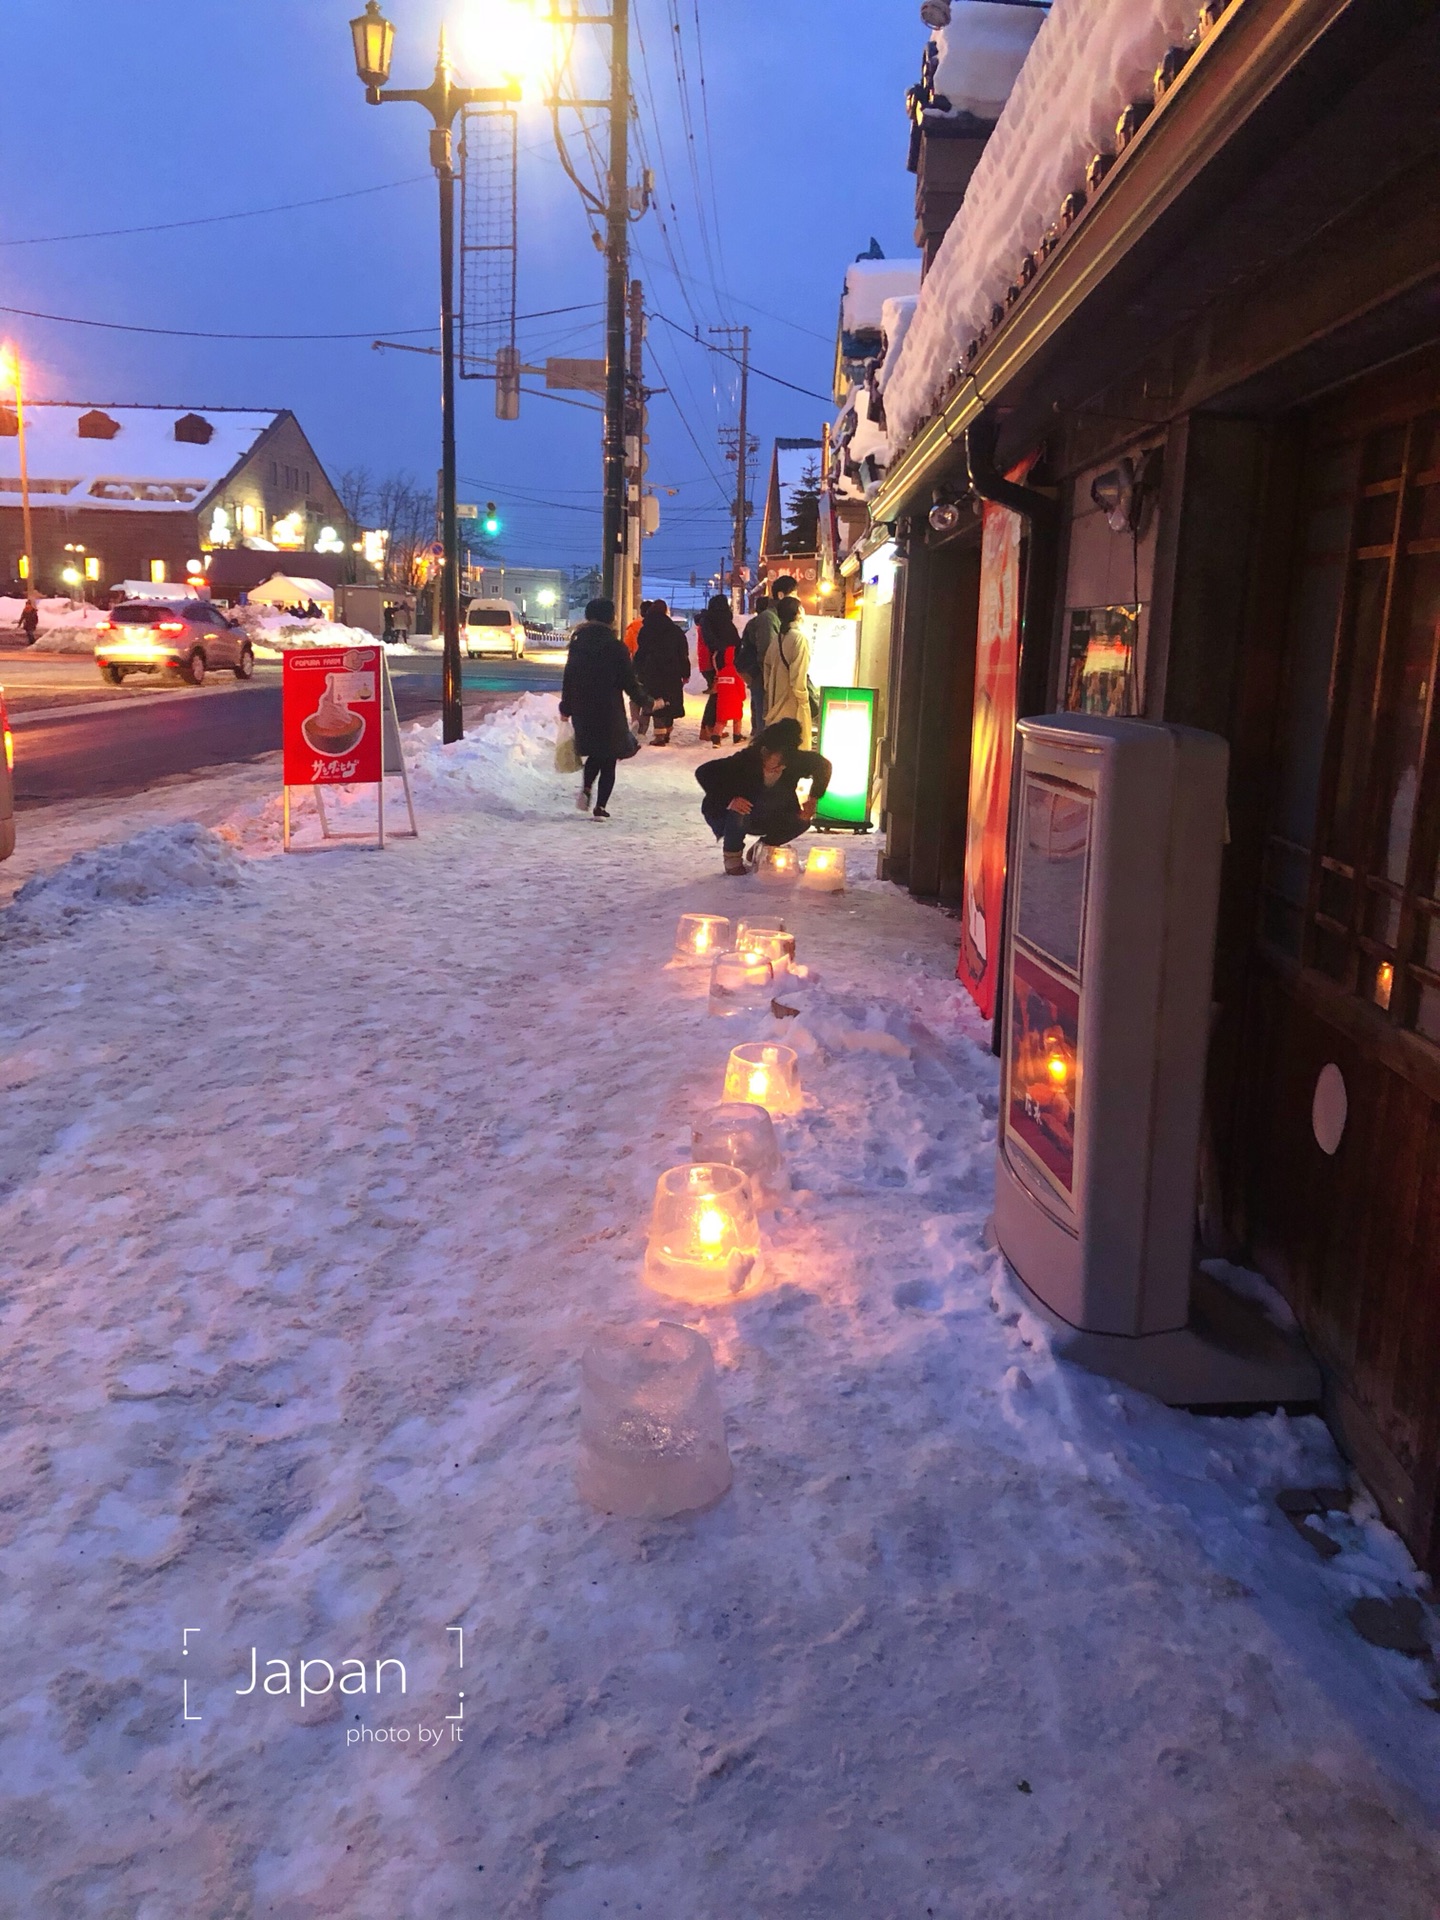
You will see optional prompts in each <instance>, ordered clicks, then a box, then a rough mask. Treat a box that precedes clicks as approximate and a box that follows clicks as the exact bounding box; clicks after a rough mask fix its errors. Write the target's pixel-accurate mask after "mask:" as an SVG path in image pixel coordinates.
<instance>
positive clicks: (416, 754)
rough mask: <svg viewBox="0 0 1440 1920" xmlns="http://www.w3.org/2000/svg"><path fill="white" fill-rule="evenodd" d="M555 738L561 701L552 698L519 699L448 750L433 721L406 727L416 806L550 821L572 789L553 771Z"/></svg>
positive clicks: (568, 779) (531, 696)
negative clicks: (475, 811)
mask: <svg viewBox="0 0 1440 1920" xmlns="http://www.w3.org/2000/svg"><path fill="white" fill-rule="evenodd" d="M559 732H560V700H559V696H558V695H557V694H553V693H527V694H524V695H522V697H521V698H520V699H519V700H517V701H515V703H514V704H513V705H512V706H508V707H501V708H499V709H498V710H497V711H496V712H494V713H489V714H486V716H485V718H484V719H483V720H482V721H481V723H480V725H479V727H477V728H476V729H475V731H474V732H473V733H470V732H467V734H466V735H465V738H464V739H463V740H456V741H454V742H453V743H452V744H451V745H450V746H446V745H444V743H443V742H442V740H441V737H440V722H439V721H438V720H437V721H435V722H434V723H433V724H431V725H429V726H424V727H415V728H412V729H411V730H410V731H409V732H408V733H407V735H406V746H407V755H406V757H407V761H408V763H409V767H410V784H411V786H412V788H413V789H414V793H415V801H416V805H417V807H418V806H419V805H420V804H421V801H422V797H423V799H424V800H425V801H426V802H428V803H430V804H432V805H434V804H436V803H438V804H439V805H441V806H444V807H462V808H464V809H465V810H466V811H469V812H473V811H474V810H475V809H476V808H478V809H479V810H480V811H481V812H483V813H494V814H502V815H504V816H506V817H507V818H509V819H513V820H523V819H530V818H545V819H550V818H553V817H554V816H555V815H556V814H557V813H561V812H563V811H564V810H565V809H566V808H567V807H570V806H571V805H572V803H573V800H574V793H575V787H576V785H577V782H576V781H575V779H574V778H573V777H572V776H570V775H567V774H558V773H556V771H555V742H556V740H557V738H558V736H559Z"/></svg>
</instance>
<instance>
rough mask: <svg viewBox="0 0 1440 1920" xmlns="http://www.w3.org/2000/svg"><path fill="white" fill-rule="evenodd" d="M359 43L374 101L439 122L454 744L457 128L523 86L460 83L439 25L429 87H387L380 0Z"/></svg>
mask: <svg viewBox="0 0 1440 1920" xmlns="http://www.w3.org/2000/svg"><path fill="white" fill-rule="evenodd" d="M350 34H351V38H352V39H353V41H354V43H355V71H356V73H358V74H359V76H360V80H361V83H362V84H363V86H364V88H365V98H366V99H367V100H368V101H369V102H370V104H371V106H372V107H378V106H380V105H382V104H383V103H384V102H386V101H390V100H413V101H414V102H415V103H416V105H417V106H422V107H424V108H426V109H427V110H428V112H429V114H430V117H431V119H432V120H433V121H434V123H435V124H434V126H433V127H432V128H431V132H430V164H431V166H432V167H434V169H435V177H436V179H437V180H438V181H439V183H440V364H441V379H440V426H441V456H440V503H441V504H440V518H441V535H440V537H441V544H442V545H443V547H444V550H445V551H444V560H443V563H442V571H441V576H440V607H441V615H440V617H441V625H442V628H443V630H444V635H445V653H444V668H443V674H442V682H441V696H440V699H441V705H440V735H441V738H442V740H444V741H445V742H446V743H447V744H448V743H449V742H451V741H453V740H459V739H462V738H463V737H464V733H465V711H464V705H463V702H462V697H461V680H460V532H459V521H458V518H457V516H456V512H455V165H454V153H453V128H454V124H455V116H456V114H457V113H459V112H460V110H461V108H462V107H470V106H493V105H499V104H500V103H501V102H503V101H512V100H519V99H520V98H521V90H520V87H519V85H518V84H516V83H514V82H511V83H508V84H507V85H505V86H500V87H457V86H456V85H455V83H454V79H453V69H452V68H451V65H450V55H449V53H448V51H447V49H446V45H445V29H444V28H443V27H442V28H441V29H440V51H439V54H438V56H437V58H436V61H435V78H434V80H433V81H432V82H431V84H430V85H429V86H428V87H425V88H423V89H416V88H400V87H392V88H388V89H387V88H386V86H385V82H386V81H387V80H388V79H389V77H390V57H391V54H392V53H393V52H394V48H395V29H394V27H393V26H392V25H391V24H390V22H389V21H388V20H387V19H386V18H385V16H384V14H382V13H381V11H380V5H379V0H366V5H365V11H364V13H362V14H359V15H357V16H356V18H355V19H353V20H352V21H351V22H350Z"/></svg>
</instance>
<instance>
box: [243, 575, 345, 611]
mask: <svg viewBox="0 0 1440 1920" xmlns="http://www.w3.org/2000/svg"><path fill="white" fill-rule="evenodd" d="M249 597H250V599H252V600H258V601H260V602H261V603H262V604H273V605H275V606H282V605H285V604H287V603H288V602H291V601H295V600H323V601H325V602H326V603H327V604H329V603H330V602H332V601H333V600H334V598H335V589H334V587H332V586H328V585H327V584H326V582H325V581H323V580H311V579H307V578H306V577H305V576H304V575H302V574H298V573H272V574H271V576H270V578H269V579H268V580H265V581H262V583H261V584H260V585H259V586H258V587H251V589H250V593H249Z"/></svg>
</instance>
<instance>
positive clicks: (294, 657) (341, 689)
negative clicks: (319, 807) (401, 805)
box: [281, 644, 383, 787]
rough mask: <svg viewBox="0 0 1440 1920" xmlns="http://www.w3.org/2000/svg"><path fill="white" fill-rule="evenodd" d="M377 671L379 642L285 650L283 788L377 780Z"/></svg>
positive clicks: (379, 731)
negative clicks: (371, 645)
mask: <svg viewBox="0 0 1440 1920" xmlns="http://www.w3.org/2000/svg"><path fill="white" fill-rule="evenodd" d="M382 671H383V664H382V654H381V649H380V647H379V645H378V644H377V645H375V646H373V647H291V648H289V649H287V651H286V654H285V663H284V668H283V673H282V680H281V690H282V715H283V717H282V740H283V744H284V750H285V751H284V761H285V769H284V781H285V785H286V786H287V787H320V786H326V787H329V786H374V785H376V784H378V783H379V780H380V777H381V767H382V751H383V741H382V734H383V728H382V725H381V714H382V708H381V675H382Z"/></svg>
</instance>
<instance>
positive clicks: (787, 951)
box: [735, 920, 795, 980]
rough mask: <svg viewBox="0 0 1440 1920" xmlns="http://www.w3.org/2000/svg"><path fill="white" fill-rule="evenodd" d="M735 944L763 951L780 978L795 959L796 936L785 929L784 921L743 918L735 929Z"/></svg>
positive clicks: (743, 948)
mask: <svg viewBox="0 0 1440 1920" xmlns="http://www.w3.org/2000/svg"><path fill="white" fill-rule="evenodd" d="M735 945H736V946H737V947H739V948H741V949H742V950H746V951H749V952H751V953H763V954H764V955H765V957H766V959H767V960H768V961H769V962H770V964H771V966H772V967H774V969H775V978H776V979H777V980H778V979H779V978H780V976H781V974H782V973H785V972H787V971H788V970H789V968H790V967H791V965H792V964H793V963H794V959H795V936H794V934H793V933H787V932H786V931H785V924H784V922H783V921H772V920H742V921H741V922H740V924H739V926H737V927H736V929H735Z"/></svg>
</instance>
